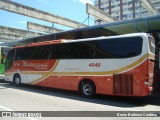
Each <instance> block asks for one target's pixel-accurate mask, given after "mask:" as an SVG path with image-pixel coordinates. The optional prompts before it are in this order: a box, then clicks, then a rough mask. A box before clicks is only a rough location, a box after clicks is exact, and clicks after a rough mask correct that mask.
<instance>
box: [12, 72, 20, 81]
mask: <svg viewBox="0 0 160 120" xmlns="http://www.w3.org/2000/svg"><path fill="white" fill-rule="evenodd" d="M17 75H18V76H19V77H20V78H21V76H20V74H19V73H14V75H13V82H14V81H15V77H16V76H17Z"/></svg>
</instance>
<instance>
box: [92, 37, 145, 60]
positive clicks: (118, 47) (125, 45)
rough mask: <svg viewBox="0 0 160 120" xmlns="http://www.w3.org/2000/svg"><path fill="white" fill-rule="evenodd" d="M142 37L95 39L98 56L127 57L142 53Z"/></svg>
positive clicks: (94, 43)
mask: <svg viewBox="0 0 160 120" xmlns="http://www.w3.org/2000/svg"><path fill="white" fill-rule="evenodd" d="M142 41H143V40H142V38H141V37H130V38H118V39H111V40H99V41H93V42H92V44H93V45H94V46H95V51H96V55H95V57H96V58H124V57H125V58H127V57H134V56H137V55H139V54H141V51H142Z"/></svg>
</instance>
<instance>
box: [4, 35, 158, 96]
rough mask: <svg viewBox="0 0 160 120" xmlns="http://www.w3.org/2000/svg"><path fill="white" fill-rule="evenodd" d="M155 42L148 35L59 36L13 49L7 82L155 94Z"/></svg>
mask: <svg viewBox="0 0 160 120" xmlns="http://www.w3.org/2000/svg"><path fill="white" fill-rule="evenodd" d="M154 60H155V40H154V38H153V37H151V36H149V35H147V34H145V33H134V34H126V35H118V36H110V37H98V38H87V39H78V40H54V41H46V42H38V43H32V44H29V45H26V46H19V47H15V48H12V49H11V50H10V51H9V53H8V55H7V60H6V72H5V80H6V81H10V82H14V83H15V84H16V85H20V84H21V83H25V84H31V85H37V86H44V87H50V88H60V89H66V90H73V91H79V92H80V93H81V94H82V95H83V96H85V97H92V96H94V95H95V94H105V95H117V96H139V97H142V96H147V95H149V94H150V93H151V92H152V89H153V87H152V85H153V77H154V64H155V63H154Z"/></svg>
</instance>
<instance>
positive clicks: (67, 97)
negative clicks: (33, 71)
mask: <svg viewBox="0 0 160 120" xmlns="http://www.w3.org/2000/svg"><path fill="white" fill-rule="evenodd" d="M159 106H160V97H159V96H158V95H153V96H150V97H146V98H143V99H140V98H135V97H115V96H102V95H98V96H97V97H96V98H94V99H87V98H83V97H82V96H80V95H79V94H78V93H76V92H71V91H63V90H57V89H48V88H42V87H36V86H28V85H23V86H22V87H17V86H14V85H13V84H11V83H2V82H1V83H0V111H160V107H159ZM0 119H4V120H6V118H0ZM7 119H8V118H7ZM16 119H17V118H16ZM18 119H20V120H21V119H22V118H18ZM25 119H30V120H37V119H40V120H41V119H42V118H37V117H36V118H33V117H29V118H25ZM48 119H49V118H48ZM50 119H51V118H50ZM52 119H53V118H52ZM54 119H57V118H54ZM58 119H64V117H63V118H58ZM67 119H68V120H70V119H73V120H75V119H82V120H84V119H86V120H90V118H88V117H85V118H79V117H76V118H73V117H72V118H65V120H67ZM96 119H100V120H105V119H106V118H105V117H97V118H96V117H94V118H92V120H96ZM112 119H113V120H114V119H124V118H123V117H118V118H117V117H115V118H112ZM125 119H126V120H128V119H133V118H129V117H126V118H125ZM136 119H142V118H140V117H139V118H136ZM143 119H149V118H147V117H145V118H143ZM155 119H158V118H155Z"/></svg>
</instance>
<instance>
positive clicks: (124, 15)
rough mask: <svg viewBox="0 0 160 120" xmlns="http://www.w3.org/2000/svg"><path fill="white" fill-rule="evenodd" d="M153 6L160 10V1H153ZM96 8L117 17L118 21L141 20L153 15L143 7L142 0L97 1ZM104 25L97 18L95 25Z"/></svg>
mask: <svg viewBox="0 0 160 120" xmlns="http://www.w3.org/2000/svg"><path fill="white" fill-rule="evenodd" d="M151 2H152V3H153V5H154V6H155V7H156V8H157V9H159V10H160V0H152V1H151ZM95 7H97V8H99V9H100V10H102V11H104V12H106V13H107V14H109V15H111V16H113V17H115V18H116V19H117V20H126V19H133V18H140V17H144V16H149V15H151V14H150V13H149V12H148V11H147V10H146V9H145V8H143V6H142V2H141V0H95ZM100 23H104V22H103V21H101V20H99V19H97V18H95V24H100Z"/></svg>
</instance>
